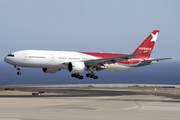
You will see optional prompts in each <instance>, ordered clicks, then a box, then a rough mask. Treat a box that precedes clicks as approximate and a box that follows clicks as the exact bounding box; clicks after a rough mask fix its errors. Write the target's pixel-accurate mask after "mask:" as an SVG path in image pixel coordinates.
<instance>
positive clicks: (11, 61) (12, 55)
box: [4, 54, 14, 64]
mask: <svg viewBox="0 0 180 120" xmlns="http://www.w3.org/2000/svg"><path fill="white" fill-rule="evenodd" d="M4 61H5V62H7V63H9V64H12V63H13V61H14V54H9V55H7V56H6V57H5V58H4Z"/></svg>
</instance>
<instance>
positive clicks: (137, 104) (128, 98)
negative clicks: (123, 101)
mask: <svg viewBox="0 0 180 120" xmlns="http://www.w3.org/2000/svg"><path fill="white" fill-rule="evenodd" d="M122 94H123V95H124V96H125V97H126V98H128V99H129V100H131V101H132V102H134V103H135V104H136V105H138V106H139V108H136V109H140V108H141V105H140V104H139V103H138V102H137V101H135V100H134V99H132V98H131V97H129V96H127V95H125V94H124V93H122Z"/></svg>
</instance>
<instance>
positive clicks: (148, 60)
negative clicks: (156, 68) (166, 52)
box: [145, 58, 174, 62]
mask: <svg viewBox="0 0 180 120" xmlns="http://www.w3.org/2000/svg"><path fill="white" fill-rule="evenodd" d="M168 59H174V58H159V59H147V60H145V62H152V61H159V60H168Z"/></svg>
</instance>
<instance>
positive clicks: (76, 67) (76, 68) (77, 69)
mask: <svg viewBox="0 0 180 120" xmlns="http://www.w3.org/2000/svg"><path fill="white" fill-rule="evenodd" d="M84 70H85V64H84V62H69V63H68V71H69V72H71V73H82V72H84Z"/></svg>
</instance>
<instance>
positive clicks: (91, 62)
mask: <svg viewBox="0 0 180 120" xmlns="http://www.w3.org/2000/svg"><path fill="white" fill-rule="evenodd" d="M148 53H149V52H144V53H138V54H131V55H125V56H118V57H111V58H104V59H95V60H87V61H85V64H86V65H89V66H99V65H104V64H113V63H116V62H120V61H124V60H128V59H131V58H135V57H136V56H137V55H143V54H148Z"/></svg>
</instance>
